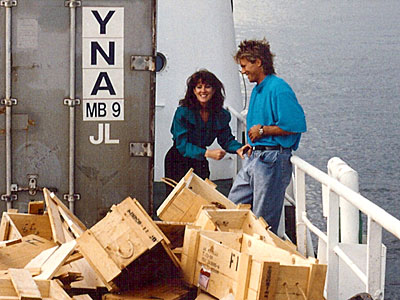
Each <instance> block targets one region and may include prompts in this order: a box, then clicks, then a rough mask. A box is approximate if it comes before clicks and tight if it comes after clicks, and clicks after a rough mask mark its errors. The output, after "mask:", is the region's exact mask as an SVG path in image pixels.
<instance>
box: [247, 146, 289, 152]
mask: <svg viewBox="0 0 400 300" xmlns="http://www.w3.org/2000/svg"><path fill="white" fill-rule="evenodd" d="M286 149H288V150H291V148H284V147H282V146H281V145H279V146H254V147H253V151H254V150H261V151H266V150H286Z"/></svg>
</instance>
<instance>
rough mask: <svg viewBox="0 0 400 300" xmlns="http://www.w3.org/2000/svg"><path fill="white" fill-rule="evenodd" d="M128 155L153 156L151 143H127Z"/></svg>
mask: <svg viewBox="0 0 400 300" xmlns="http://www.w3.org/2000/svg"><path fill="white" fill-rule="evenodd" d="M129 155H130V156H141V157H153V144H152V143H129Z"/></svg>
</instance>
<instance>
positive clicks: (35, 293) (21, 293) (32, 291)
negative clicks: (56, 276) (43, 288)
mask: <svg viewBox="0 0 400 300" xmlns="http://www.w3.org/2000/svg"><path fill="white" fill-rule="evenodd" d="M8 272H9V274H10V277H11V282H12V284H13V286H14V288H15V291H16V293H17V295H18V297H19V299H29V300H34V299H42V295H41V293H40V291H39V288H38V286H37V285H36V283H35V281H34V280H33V278H32V275H31V273H30V272H29V271H28V270H25V269H8Z"/></svg>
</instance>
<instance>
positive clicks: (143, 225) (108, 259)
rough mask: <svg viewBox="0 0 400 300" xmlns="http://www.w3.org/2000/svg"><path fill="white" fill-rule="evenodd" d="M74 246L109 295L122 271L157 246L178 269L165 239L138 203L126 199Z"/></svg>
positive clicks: (113, 207)
mask: <svg viewBox="0 0 400 300" xmlns="http://www.w3.org/2000/svg"><path fill="white" fill-rule="evenodd" d="M77 242H78V250H79V251H80V252H81V253H82V255H83V256H84V257H85V258H86V260H87V262H88V263H89V264H90V265H91V267H92V268H93V270H94V271H95V272H96V274H97V275H98V276H99V278H101V280H102V281H103V283H104V284H105V285H106V287H107V288H108V289H109V290H110V291H112V290H116V289H118V286H117V282H118V280H117V277H118V276H119V275H120V274H121V273H122V271H123V270H124V269H125V268H127V267H128V266H129V265H130V264H131V263H132V262H133V261H135V260H137V259H138V258H139V257H141V256H142V255H143V254H144V253H146V252H148V251H151V250H152V249H153V248H155V247H156V246H157V245H161V246H162V248H163V251H164V252H165V253H166V254H168V256H169V258H170V260H171V261H173V263H174V264H175V265H176V266H178V265H179V264H178V260H177V258H176V256H175V255H174V254H173V253H172V251H171V249H170V248H169V244H170V242H169V240H168V238H167V237H166V236H165V235H164V234H163V233H162V231H161V230H160V229H159V228H158V226H157V225H156V224H155V223H154V221H153V220H152V219H151V218H150V216H149V215H148V214H147V212H146V211H145V210H144V209H143V207H142V206H141V205H140V203H139V201H137V200H136V199H132V198H130V197H128V198H126V199H125V200H124V201H122V202H121V203H120V204H118V205H113V206H112V208H111V212H110V213H109V214H108V215H107V216H106V217H105V218H103V219H102V220H100V221H99V222H98V223H96V224H95V225H94V226H93V227H92V228H90V229H89V230H87V231H85V232H84V233H83V234H82V235H81V236H80V237H79V238H78V239H77ZM132 275H134V273H132ZM133 277H134V276H133Z"/></svg>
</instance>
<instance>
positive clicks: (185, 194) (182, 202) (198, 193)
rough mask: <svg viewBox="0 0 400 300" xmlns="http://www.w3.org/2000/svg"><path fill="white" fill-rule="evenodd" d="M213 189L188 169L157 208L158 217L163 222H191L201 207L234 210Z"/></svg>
mask: <svg viewBox="0 0 400 300" xmlns="http://www.w3.org/2000/svg"><path fill="white" fill-rule="evenodd" d="M215 187H216V186H215V185H214V184H213V183H211V182H210V181H209V180H207V181H205V180H203V179H202V178H200V177H199V176H197V175H196V174H195V173H194V172H193V169H190V170H189V171H188V173H187V174H186V175H185V176H184V177H183V178H182V179H181V180H180V181H179V183H178V184H177V185H176V186H175V188H174V189H173V190H172V192H171V193H170V194H169V195H168V197H167V199H165V201H164V202H163V203H162V204H161V206H160V207H159V208H158V210H157V215H158V217H159V218H160V219H161V220H163V221H173V222H193V221H194V220H195V219H196V216H197V213H198V211H199V210H200V208H201V207H202V206H208V205H214V206H217V207H219V208H236V205H235V204H234V203H233V202H232V201H230V200H229V199H228V198H226V197H225V196H224V195H223V194H221V193H220V192H219V191H218V190H217V189H216V188H215Z"/></svg>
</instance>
